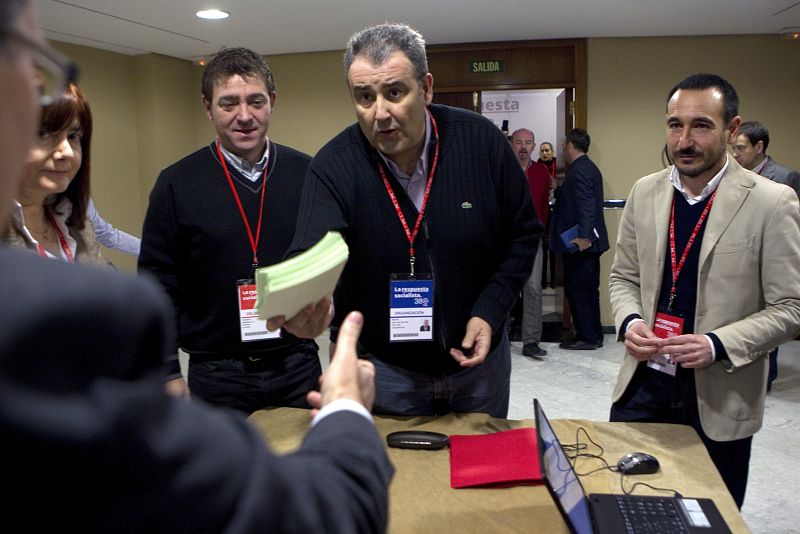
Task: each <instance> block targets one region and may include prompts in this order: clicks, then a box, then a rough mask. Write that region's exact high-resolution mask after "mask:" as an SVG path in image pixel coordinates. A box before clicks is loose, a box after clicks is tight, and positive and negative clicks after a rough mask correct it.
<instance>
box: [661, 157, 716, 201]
mask: <svg viewBox="0 0 800 534" xmlns="http://www.w3.org/2000/svg"><path fill="white" fill-rule="evenodd" d="M730 157H731V156H730V154H727V153H726V154H725V165H723V166H722V168H721V169H720V170H719V172H718V173H717V174H715V175H714V177H713V178H712V179H711V181H710V182H708V183H707V184H706V186H705V187H704V188H703V190H702V191H700V194H699V195H697V196H696V197H692V196H689V193H687V192H686V189H684V187H683V183H681V177H680V174H679V173H678V169H677V167H675V165H673V166H672V169H671V170H670V171H669V181H670V182H672V185H674V186H675V189H677V190H678V192H680V194H681V195H683V198H685V199H686V202H688V203H689V205H690V206H694V205H695V204H697V203H698V202H702V201H704V200H705V199H706V198H707V197H708V196H709V195H710V194H711V193H713V192H714V191H715V190H716V189H717V186H718V185H719V181H720V180H722V175H723V174H725V171H726V170H727V169H728V164H729V163H730V161H731V160H730Z"/></svg>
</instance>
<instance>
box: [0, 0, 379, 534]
mask: <svg viewBox="0 0 800 534" xmlns="http://www.w3.org/2000/svg"><path fill="white" fill-rule="evenodd" d="M37 66H38V67H39V68H43V69H45V70H46V72H47V74H48V76H49V78H48V79H51V80H53V81H59V80H60V83H55V84H53V86H52V87H50V86H45V87H41V86H40V85H39V83H38V82H37V80H39V79H40V77H37V72H36V69H37ZM0 71H2V72H3V83H2V84H0V146H2V147H3V148H4V149H6V150H7V154H6V155H5V157H3V158H2V159H0V225H2V224H5V223H7V221H8V217H9V215H10V213H11V206H12V202H13V199H14V195H15V193H16V190H17V186H18V185H19V179H20V177H21V171H22V169H23V165H24V162H25V155H26V154H27V152H28V148H29V147H30V146H31V145H32V144H33V141H34V138H35V135H36V128H37V126H38V123H39V121H38V111H39V102H40V100H38V97H39V96H40V93H44V94H41V96H42V97H45V98H47V97H58V96H59V94H60V91H59V89H62V90H63V88H64V86H65V83H66V81H67V80H70V79H71V78H72V77H73V76H74V73H75V70H74V69H73V68H72V66H71V63H70V62H69V61H68V60H66V58H64V57H63V56H61V54H59V53H58V52H56V51H55V50H53V49H52V48H50V47H49V46H48V45H47V44H46V43H45V42H44V39H43V37H42V35H41V30H40V29H39V27H38V23H37V21H36V15H35V11H34V3H33V2H32V1H29V0H10V1H9V0H4V1H2V2H0ZM45 89H47V91H48V92H46V93H45V92H44V90H45ZM0 295H2V296H3V298H2V299H0V322H2V324H3V328H2V329H0V435H2V436H3V451H4V453H5V454H6V455H8V457H9V458H12V459H13V463H14V465H13V468H9V469H6V470H5V471H4V473H3V481H4V482H5V483H6V484H7V485H8V486H9V487H13V488H14V489H13V496H11V497H9V498H6V499H3V501H2V504H0V512H2V517H3V525H4V529H5V530H8V531H10V532H59V531H63V530H70V531H79V532H346V533H350V532H384V531H385V530H386V525H387V521H388V517H387V516H388V487H387V486H388V484H389V480H390V479H391V475H392V467H391V464H390V463H389V460H388V458H387V457H386V451H385V445H384V444H383V442H382V440H381V438H380V436H379V435H378V433H377V432H376V431H375V428H374V426H373V424H372V422H371V417H370V415H369V413H368V410H369V406H370V399H371V397H372V395H373V393H374V389H373V388H374V386H373V382H372V370H371V368H370V364H369V363H368V362H361V361H359V360H358V359H357V358H356V343H357V340H358V333H359V331H360V329H361V325H362V319H361V317H360V316H359V315H358V314H356V313H354V314H352V315H350V316H349V317H348V318H347V319H345V321H344V323H343V326H342V328H341V329H340V334H341V335H340V338H339V343H338V344H337V352H336V356H335V358H334V359H333V361H332V362H331V365H330V366H329V367H328V370H327V372H326V375H325V381H324V384H323V385H322V388H321V389H320V391H318V392H317V391H315V392H311V393H309V397H308V400H309V403H310V405H311V406H312V407H314V408H316V409H319V412H318V413H317V414H316V416H315V418H314V420H313V422H312V425H313V426H312V428H311V429H310V430H309V432H308V434H307V435H306V437H305V439H304V441H303V443H302V444H301V445H300V448H299V449H298V451H297V452H296V453H294V454H289V455H286V456H281V457H278V456H276V455H274V454H272V453H270V452H269V451H268V450H267V448H266V446H265V445H264V438H263V436H262V435H261V433H260V432H259V431H258V430H257V429H255V428H254V427H252V426H251V425H249V424H248V423H247V422H246V421H244V420H243V418H242V417H240V416H237V415H235V414H233V413H223V412H222V411H221V410H215V409H211V408H209V407H208V406H207V405H205V404H204V403H200V402H197V403H195V402H192V403H190V402H186V401H185V400H183V399H177V398H174V397H172V396H169V395H167V394H166V393H165V392H164V383H163V376H162V374H161V372H160V371H161V363H162V358H163V355H164V352H165V349H166V337H167V330H168V326H167V325H168V322H167V317H169V315H170V313H169V305H168V304H167V299H166V298H165V297H164V295H163V294H162V291H161V289H160V288H159V287H158V286H157V284H155V283H153V282H150V281H148V280H144V279H141V278H140V279H134V278H129V277H126V276H122V275H119V274H117V273H111V272H105V271H99V270H96V269H89V268H85V267H81V266H79V265H67V264H66V263H65V262H61V261H52V260H48V259H46V258H40V257H39V256H37V255H35V254H30V253H28V252H25V251H16V250H11V249H8V248H7V247H2V246H0Z"/></svg>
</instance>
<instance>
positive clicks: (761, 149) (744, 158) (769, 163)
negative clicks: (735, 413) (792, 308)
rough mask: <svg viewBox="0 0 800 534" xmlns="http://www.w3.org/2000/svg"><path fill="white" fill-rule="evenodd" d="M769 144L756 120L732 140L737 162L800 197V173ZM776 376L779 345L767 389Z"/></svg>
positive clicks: (771, 360) (766, 133)
mask: <svg viewBox="0 0 800 534" xmlns="http://www.w3.org/2000/svg"><path fill="white" fill-rule="evenodd" d="M768 146H769V130H767V127H766V126H764V125H763V124H761V123H760V122H756V121H747V122H743V123H742V125H741V126H740V127H739V135H737V136H736V140H735V141H734V142H733V157H734V158H735V159H736V161H738V162H739V165H741V166H742V167H744V168H745V169H750V170H751V171H753V172H754V173H756V174H759V175H761V176H763V177H764V178H769V179H770V180H772V181H773V182H777V183H779V184H786V185H788V186H789V187H791V188H792V189H794V192H795V193H797V196H798V197H800V173H798V172H797V171H795V170H792V169H790V168H788V167H784V166H783V165H778V163H777V162H776V161H775V160H774V159H772V157H770V156H768V155H767V147H768ZM776 378H778V349H777V348H775V349H773V350H772V352H770V353H769V374H768V375H767V391H771V390H772V383H773V382H774V381H775V379H776Z"/></svg>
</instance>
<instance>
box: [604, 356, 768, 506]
mask: <svg viewBox="0 0 800 534" xmlns="http://www.w3.org/2000/svg"><path fill="white" fill-rule="evenodd" d="M609 420H610V421H612V422H615V421H621V422H634V421H636V422H645V423H674V424H682V425H689V426H691V427H692V428H694V429H695V431H697V433H698V434H699V435H700V439H702V440H703V444H704V445H705V446H706V450H707V451H708V455H709V456H711V460H713V462H714V465H715V466H716V468H717V471H719V474H720V476H722V480H723V481H724V482H725V485H726V486H727V487H728V491H730V493H731V495H732V496H733V500H734V501H736V505H737V506H738V507H739V508H741V507H742V504H743V503H744V495H745V492H746V490H747V475H748V470H749V468H750V448H751V445H752V443H753V436H749V437H746V438H742V439H737V440H733V441H715V440H713V439H711V438H709V437H708V436H707V435H706V433H705V432H704V431H703V427H702V425H701V424H700V414H699V412H698V410H697V392H696V389H695V382H694V371H692V370H691V369H683V368H682V367H679V368H678V374H677V376H675V377H672V376H669V375H667V374H664V373H662V372H660V371H656V370H654V369H650V368H649V367H647V366H646V365H645V364H643V363H641V364H639V367H638V368H637V369H636V373H635V374H634V375H633V378H632V379H631V382H630V383H629V384H628V388H627V389H626V390H625V393H624V394H623V395H622V397H621V398H620V399H619V400H618V401H617V402H615V403H614V404H613V405H612V406H611V416H610V418H609ZM686 463H687V465H688V464H690V463H691V458H687V459H686Z"/></svg>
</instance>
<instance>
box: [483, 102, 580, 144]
mask: <svg viewBox="0 0 800 534" xmlns="http://www.w3.org/2000/svg"><path fill="white" fill-rule="evenodd" d="M564 91H565V90H564V89H537V90H524V91H483V92H482V93H481V114H482V115H483V116H485V117H486V118H488V119H489V120H491V121H492V122H493V123H494V124H495V125H496V126H497V127H498V128H500V127H502V125H503V121H506V120H507V121H508V134H509V135H511V134H512V133H513V132H514V130H518V129H519V128H528V129H530V130H532V131H533V133H534V134H535V135H536V145H537V147H538V146H539V145H540V144H541V143H542V142H544V141H549V142H550V143H552V144H553V148H554V149H555V151H556V153H558V152H559V150H560V148H561V141H562V139H563V138H564V135H565V134H566V132H565V129H566V125H565V124H564V106H565V103H566V98H565V93H564ZM537 153H538V149H537ZM537 153H535V154H534V155H536V154H537Z"/></svg>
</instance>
